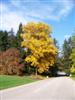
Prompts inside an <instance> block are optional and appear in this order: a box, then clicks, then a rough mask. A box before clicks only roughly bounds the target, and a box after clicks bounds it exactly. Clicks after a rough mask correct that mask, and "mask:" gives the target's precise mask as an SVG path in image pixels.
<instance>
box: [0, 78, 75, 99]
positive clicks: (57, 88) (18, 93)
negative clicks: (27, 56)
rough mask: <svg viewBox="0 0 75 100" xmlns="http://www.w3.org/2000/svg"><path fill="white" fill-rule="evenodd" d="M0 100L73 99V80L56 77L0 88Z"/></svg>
mask: <svg viewBox="0 0 75 100" xmlns="http://www.w3.org/2000/svg"><path fill="white" fill-rule="evenodd" d="M0 100H75V81H73V80H72V79H70V78H68V77H58V78H50V79H46V80H42V81H38V82H34V83H30V84H28V85H23V86H18V87H16V88H11V89H6V90H1V91H0Z"/></svg>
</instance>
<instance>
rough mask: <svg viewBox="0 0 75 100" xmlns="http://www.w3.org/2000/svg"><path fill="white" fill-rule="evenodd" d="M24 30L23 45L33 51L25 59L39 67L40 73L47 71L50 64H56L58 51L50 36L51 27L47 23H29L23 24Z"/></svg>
mask: <svg viewBox="0 0 75 100" xmlns="http://www.w3.org/2000/svg"><path fill="white" fill-rule="evenodd" d="M23 32H24V34H22V35H21V37H22V39H23V42H22V43H21V46H22V47H25V48H27V49H29V50H30V51H31V54H30V55H28V56H27V57H26V58H25V61H26V62H31V65H32V66H35V67H37V68H38V71H39V72H40V73H42V72H44V71H47V70H48V69H49V66H52V65H53V64H54V60H55V55H56V53H57V49H56V48H55V46H54V44H53V39H52V38H51V36H50V34H51V33H52V29H51V27H49V26H48V25H46V24H45V23H28V24H27V25H24V26H23Z"/></svg>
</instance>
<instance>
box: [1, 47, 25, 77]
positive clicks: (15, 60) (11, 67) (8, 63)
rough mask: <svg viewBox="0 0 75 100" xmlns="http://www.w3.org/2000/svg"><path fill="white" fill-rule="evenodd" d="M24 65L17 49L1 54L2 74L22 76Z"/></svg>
mask: <svg viewBox="0 0 75 100" xmlns="http://www.w3.org/2000/svg"><path fill="white" fill-rule="evenodd" d="M23 71H24V65H23V63H22V60H21V58H20V52H19V51H18V50H17V49H15V48H10V49H8V50H6V51H4V52H0V74H9V75H13V74H17V75H21V74H23Z"/></svg>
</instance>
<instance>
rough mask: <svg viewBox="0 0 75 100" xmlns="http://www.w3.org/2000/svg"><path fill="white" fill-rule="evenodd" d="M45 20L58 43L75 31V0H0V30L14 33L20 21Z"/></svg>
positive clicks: (23, 22) (24, 22)
mask: <svg viewBox="0 0 75 100" xmlns="http://www.w3.org/2000/svg"><path fill="white" fill-rule="evenodd" d="M28 22H45V23H47V24H48V25H50V26H52V30H53V33H52V37H53V38H56V39H57V41H58V42H59V44H60V45H62V44H63V41H64V39H67V38H69V37H70V36H71V35H72V34H73V33H74V31H75V0H0V30H7V31H10V30H11V28H13V29H14V32H15V33H16V32H17V30H18V26H19V24H20V23H22V24H26V23H28Z"/></svg>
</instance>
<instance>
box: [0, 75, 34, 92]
mask: <svg viewBox="0 0 75 100" xmlns="http://www.w3.org/2000/svg"><path fill="white" fill-rule="evenodd" d="M34 81H36V79H33V78H31V77H29V76H22V77H20V76H8V75H0V90H2V89H6V88H10V87H15V86H19V85H23V84H27V83H31V82H34Z"/></svg>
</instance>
